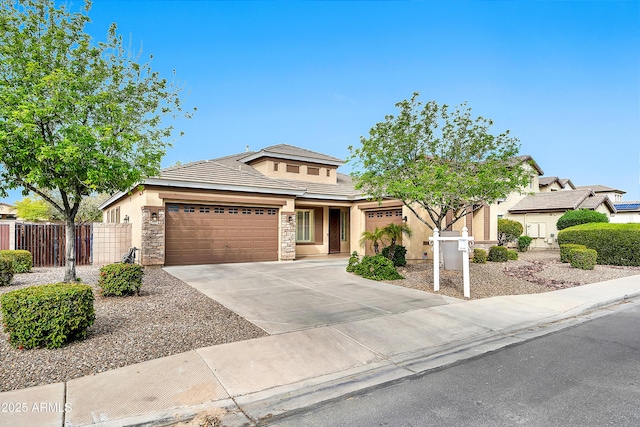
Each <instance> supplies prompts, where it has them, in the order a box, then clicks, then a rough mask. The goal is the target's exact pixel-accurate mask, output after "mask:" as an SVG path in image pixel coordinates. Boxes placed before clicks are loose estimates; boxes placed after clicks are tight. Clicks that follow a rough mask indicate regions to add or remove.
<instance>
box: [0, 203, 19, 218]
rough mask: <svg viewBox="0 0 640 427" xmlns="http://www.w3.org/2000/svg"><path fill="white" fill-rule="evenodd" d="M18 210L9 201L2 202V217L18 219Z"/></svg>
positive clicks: (0, 205) (0, 214)
mask: <svg viewBox="0 0 640 427" xmlns="http://www.w3.org/2000/svg"><path fill="white" fill-rule="evenodd" d="M17 215H18V211H17V210H16V208H15V207H13V206H12V205H10V204H8V203H4V202H0V219H17Z"/></svg>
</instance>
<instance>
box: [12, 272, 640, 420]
mask: <svg viewBox="0 0 640 427" xmlns="http://www.w3.org/2000/svg"><path fill="white" fill-rule="evenodd" d="M637 297H640V276H630V277H626V278H622V279H616V280H611V281H607V282H601V283H595V284H591V285H584V286H580V287H576V288H570V289H564V290H559V291H554V292H547V293H542V294H534V295H522V296H505V297H495V298H487V299H482V300H474V301H464V302H459V301H457V300H449V301H448V302H449V304H446V305H437V306H430V307H426V308H417V309H413V310H409V311H403V312H398V313H389V314H385V315H378V316H375V317H371V318H364V319H355V320H350V321H346V322H342V323H335V324H331V325H329V326H318V327H315V328H311V329H304V330H296V331H292V332H284V333H280V334H277V335H272V336H268V337H264V338H257V339H253V340H248V341H241V342H236V343H230V344H223V345H218V346H212V347H206V348H201V349H198V350H194V351H190V352H186V353H182V354H178V355H174V356H169V357H165V358H161V359H156V360H152V361H149V362H144V363H140V364H136V365H131V366H127V367H124V368H120V369H116V370H113V371H108V372H104V373H100V374H96V375H92V376H88V377H83V378H78V379H75V380H71V381H69V382H67V383H58V384H51V385H46V386H41V387H34V388H30V389H24V390H17V391H11V392H6V393H1V394H0V403H1V405H2V407H1V408H0V425H1V426H35V425H37V426H56V427H59V426H85V425H99V426H126V425H170V424H172V423H175V422H176V421H178V420H181V419H189V418H191V417H193V416H194V415H195V414H197V413H199V412H202V411H205V410H210V409H213V408H224V410H225V411H226V415H225V416H224V417H223V418H222V420H223V424H224V425H226V426H240V425H245V424H246V425H250V424H253V423H255V422H259V421H260V420H263V419H271V418H273V417H277V416H278V415H282V414H284V413H286V412H287V411H291V410H295V409H300V408H304V407H307V406H310V405H313V404H315V403H318V402H322V401H325V400H329V399H332V398H336V397H339V396H343V395H345V394H348V393H351V392H354V391H357V390H361V389H364V388H368V387H371V386H375V385H379V384H382V383H385V382H388V381H393V380H396V379H399V378H403V377H407V376H410V375H414V374H416V373H420V372H424V371H427V370H429V369H433V368H436V367H440V366H445V365H448V364H451V363H454V362H456V361H458V360H463V359H467V358H469V357H474V356H477V355H480V354H483V353H486V352H489V351H494V350H497V349H499V348H502V347H505V346H508V345H512V344H515V343H518V342H522V341H525V340H528V339H531V338H533V337H536V336H540V335H544V334H547V333H550V332H553V331H554V330H558V329H561V328H564V327H567V326H569V325H571V324H575V323H578V322H581V321H584V320H585V319H589V318H594V317H598V316H601V315H605V314H608V313H611V312H612V311H616V310H621V309H624V308H625V306H627V304H619V305H614V304H616V303H619V302H623V301H627V300H630V299H633V298H637ZM452 302H454V303H452ZM628 302H630V303H632V304H638V302H635V301H628ZM65 409H66V410H65Z"/></svg>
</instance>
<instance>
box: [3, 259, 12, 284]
mask: <svg viewBox="0 0 640 427" xmlns="http://www.w3.org/2000/svg"><path fill="white" fill-rule="evenodd" d="M12 280H13V262H12V261H11V260H10V259H8V258H3V257H0V286H8V285H10V284H11V281H12Z"/></svg>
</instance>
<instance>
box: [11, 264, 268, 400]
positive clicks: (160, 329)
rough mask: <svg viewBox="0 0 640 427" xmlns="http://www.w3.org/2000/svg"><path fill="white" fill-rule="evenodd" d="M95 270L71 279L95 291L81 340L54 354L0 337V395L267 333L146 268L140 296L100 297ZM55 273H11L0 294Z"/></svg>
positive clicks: (59, 272) (52, 278) (55, 278)
mask: <svg viewBox="0 0 640 427" xmlns="http://www.w3.org/2000/svg"><path fill="white" fill-rule="evenodd" d="M98 274H99V267H94V266H81V267H78V268H77V276H78V277H79V278H81V279H82V281H83V282H84V283H88V284H90V285H92V286H93V288H94V295H95V303H94V307H95V313H96V320H95V323H94V324H93V326H91V327H90V328H89V334H88V337H87V339H86V340H84V341H77V342H73V343H71V344H69V345H66V346H64V347H62V348H59V349H54V350H47V349H32V350H22V351H20V350H17V349H15V348H13V347H12V346H11V345H10V344H9V343H8V342H7V340H6V337H7V335H6V334H2V335H3V336H4V338H5V339H2V340H0V354H1V355H2V356H1V358H0V360H1V361H2V363H0V392H2V391H9V390H15V389H21V388H26V387H33V386H37V385H43V384H51V383H55V382H61V381H67V380H71V379H73V378H78V377H82V376H85V375H91V374H95V373H98V372H102V371H106V370H109V369H115V368H119V367H122V366H127V365H131V364H134V363H138V362H144V361H146V360H151V359H157V358H159V357H163V356H169V355H172V354H177V353H182V352H185V351H189V350H193V349H196V348H200V347H207V346H211V345H215V344H223V343H228V342H233V341H240V340H246V339H250V338H257V337H262V336H266V335H268V334H267V333H266V332H264V331H263V330H262V329H260V328H258V327H257V326H255V325H253V324H252V323H250V322H248V321H246V320H244V319H243V318H242V317H240V316H238V315H236V314H235V313H233V312H232V311H230V310H228V309H227V308H225V307H223V306H222V305H220V304H218V303H217V302H215V301H214V300H212V299H210V298H208V297H207V296H205V295H204V294H202V293H200V292H199V291H197V290H195V289H193V288H192V287H190V286H189V285H187V284H185V283H183V282H182V281H180V280H178V279H176V278H175V277H173V276H171V275H170V274H168V273H166V272H165V271H163V270H162V269H159V268H156V269H149V268H147V269H145V272H144V274H145V275H144V279H143V285H142V288H141V289H140V296H139V297H138V296H130V297H109V298H107V297H103V296H101V295H100V294H99V290H100V288H99V287H98V286H97V285H96V283H97V282H98ZM63 277H64V270H63V269H62V268H34V269H33V272H31V273H25V274H16V275H15V276H14V278H13V282H12V284H11V285H10V286H6V287H0V294H1V293H4V292H8V291H12V290H14V289H19V288H24V287H27V286H30V285H37V284H45V283H55V282H59V281H60V280H61V279H62V278H63Z"/></svg>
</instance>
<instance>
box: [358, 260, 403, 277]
mask: <svg viewBox="0 0 640 427" xmlns="http://www.w3.org/2000/svg"><path fill="white" fill-rule="evenodd" d="M353 272H354V273H355V274H357V275H358V276H362V277H364V278H365V279H372V280H397V279H404V277H402V276H401V275H400V273H398V272H397V271H396V268H395V267H394V266H393V261H391V260H390V259H389V258H387V257H385V256H383V255H374V256H369V255H365V256H364V257H362V261H360V262H359V263H358V264H357V265H356V266H355V269H354V271H353Z"/></svg>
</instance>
